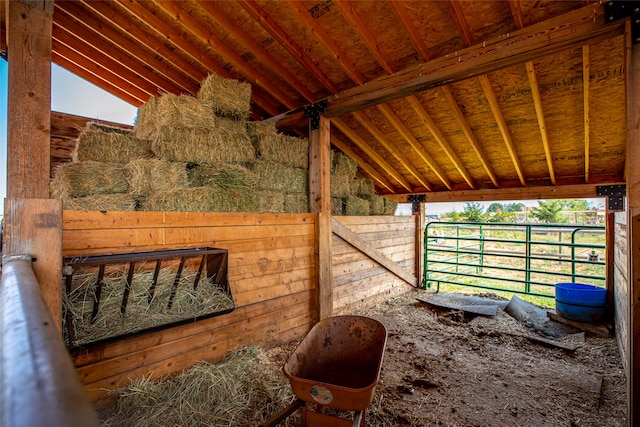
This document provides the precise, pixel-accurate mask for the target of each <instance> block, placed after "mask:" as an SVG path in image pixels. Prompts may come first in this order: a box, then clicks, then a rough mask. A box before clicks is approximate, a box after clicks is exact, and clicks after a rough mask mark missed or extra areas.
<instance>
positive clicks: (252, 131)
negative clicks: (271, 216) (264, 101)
mask: <svg viewBox="0 0 640 427" xmlns="http://www.w3.org/2000/svg"><path fill="white" fill-rule="evenodd" d="M248 128H249V135H250V136H251V140H252V142H253V144H254V147H255V149H256V157H257V161H256V163H255V164H254V166H253V170H254V172H255V173H256V175H257V177H258V182H257V187H256V188H257V194H256V195H257V201H258V208H259V211H260V212H289V213H301V212H309V143H308V141H307V140H306V139H300V138H296V137H292V136H287V135H283V134H280V133H278V132H277V130H276V128H275V125H274V124H273V123H260V122H254V123H249V124H248Z"/></svg>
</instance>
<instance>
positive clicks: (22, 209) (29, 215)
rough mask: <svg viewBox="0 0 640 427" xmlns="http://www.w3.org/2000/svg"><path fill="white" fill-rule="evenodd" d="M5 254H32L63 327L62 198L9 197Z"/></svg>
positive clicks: (46, 296)
mask: <svg viewBox="0 0 640 427" xmlns="http://www.w3.org/2000/svg"><path fill="white" fill-rule="evenodd" d="M4 211H5V217H4V236H5V237H4V242H3V248H2V252H3V254H5V255H7V254H8V255H22V254H24V255H31V256H32V257H34V258H35V259H36V260H35V261H34V262H33V271H34V273H35V275H36V278H37V279H38V283H39V284H40V289H41V290H42V296H43V297H44V300H45V302H46V303H47V306H48V307H49V310H51V317H53V320H54V321H55V324H56V326H57V327H58V329H60V330H62V290H61V286H62V201H61V200H58V199H6V200H5V206H4Z"/></svg>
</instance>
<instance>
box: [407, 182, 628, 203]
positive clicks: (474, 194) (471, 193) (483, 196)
mask: <svg viewBox="0 0 640 427" xmlns="http://www.w3.org/2000/svg"><path fill="white" fill-rule="evenodd" d="M618 184H619V183H618ZM596 187H597V186H596V184H575V185H559V186H543V187H514V188H496V189H478V190H460V191H440V192H432V193H426V195H425V197H426V203H440V202H476V201H489V202H490V201H496V200H546V199H584V198H594V197H599V196H598V194H597V191H596ZM406 197H407V196H406V195H403V196H398V198H396V199H397V200H400V199H402V200H403V201H404V200H406Z"/></svg>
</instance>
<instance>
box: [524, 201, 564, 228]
mask: <svg viewBox="0 0 640 427" xmlns="http://www.w3.org/2000/svg"><path fill="white" fill-rule="evenodd" d="M562 209H563V204H562V202H561V201H560V200H551V201H544V200H541V201H538V207H537V208H533V209H532V210H531V216H532V217H533V218H536V219H537V220H538V221H540V222H544V223H547V224H558V223H562V222H566V218H565V216H564V215H562V214H561V213H560V212H561V211H562Z"/></svg>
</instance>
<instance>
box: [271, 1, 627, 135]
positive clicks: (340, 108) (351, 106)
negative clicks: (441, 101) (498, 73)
mask: <svg viewBox="0 0 640 427" xmlns="http://www.w3.org/2000/svg"><path fill="white" fill-rule="evenodd" d="M623 26H624V22H622V21H615V22H613V23H608V24H606V23H605V22H604V6H603V5H600V4H593V5H589V6H587V7H584V8H581V9H577V10H574V11H571V12H568V13H565V14H563V15H560V16H556V17H554V18H551V19H548V20H545V21H543V22H541V23H539V24H535V25H531V26H528V27H526V28H524V29H522V30H518V31H514V32H513V33H509V36H508V37H507V36H506V35H501V36H498V37H494V38H490V39H487V40H486V41H484V42H483V43H481V44H478V45H475V46H471V47H469V48H465V49H462V50H459V51H457V52H456V53H457V54H456V55H447V56H444V57H440V58H437V59H434V60H432V61H428V62H426V63H422V64H419V65H417V66H414V67H410V68H408V69H406V70H403V71H400V72H398V73H395V74H393V75H390V76H385V77H381V78H379V79H376V80H372V81H370V82H368V83H366V84H364V85H361V86H357V87H355V88H352V89H349V90H345V91H343V92H342V93H339V94H336V95H332V96H329V97H327V98H325V99H326V101H327V110H326V112H325V114H326V115H327V116H329V117H336V116H340V115H343V114H348V113H351V112H353V111H357V110H361V109H363V108H368V107H371V106H374V105H377V104H381V103H385V102H389V101H392V100H395V99H399V98H404V97H406V96H408V95H412V94H415V93H418V92H422V91H424V90H427V89H431V88H434V87H438V86H442V85H445V84H449V83H452V82H456V81H461V80H464V79H466V78H469V77H473V76H479V75H483V74H486V73H488V72H491V71H495V70H498V69H501V68H504V67H508V66H510V65H514V64H519V63H522V62H524V61H528V60H531V59H534V58H537V57H541V56H545V55H550V54H553V53H556V52H559V51H562V50H565V49H567V48H570V47H573V46H576V45H582V44H584V43H585V42H586V41H587V40H594V39H600V38H607V37H611V36H614V35H619V34H621V32H622V28H623ZM303 111H304V108H303V107H300V108H296V109H294V110H292V111H289V112H287V113H283V114H280V115H278V116H276V117H272V118H271V120H272V121H275V122H278V124H279V126H280V127H281V128H296V127H301V126H304V125H305V124H306V120H305V119H304V117H303Z"/></svg>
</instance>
